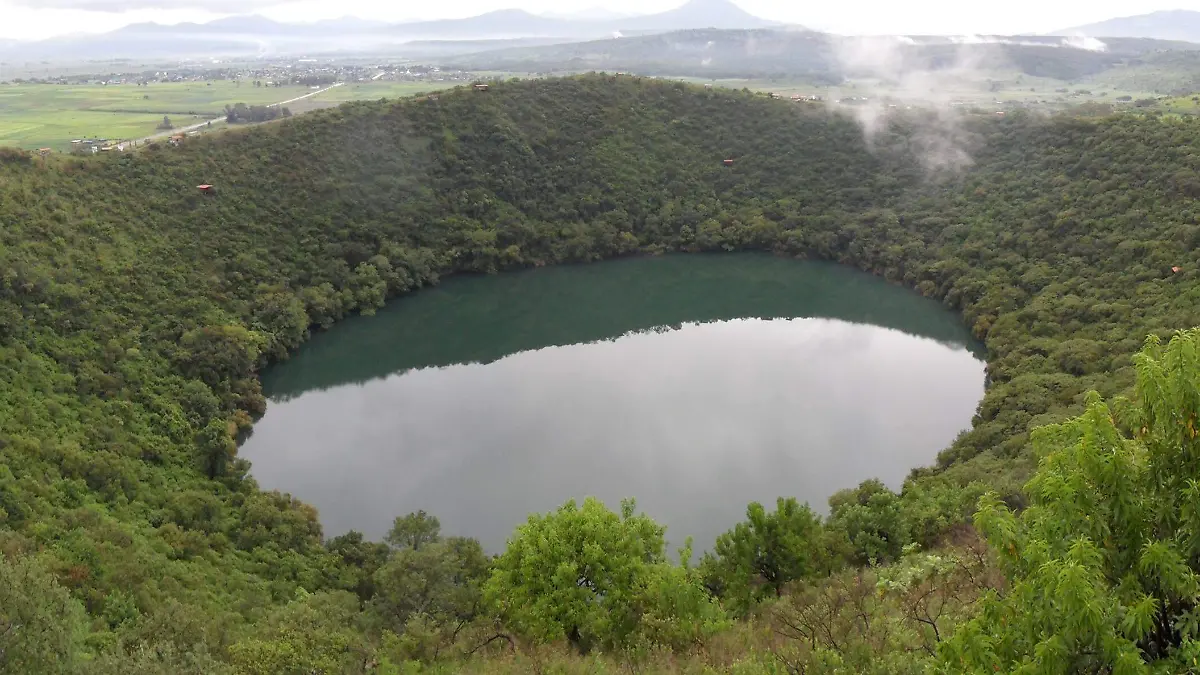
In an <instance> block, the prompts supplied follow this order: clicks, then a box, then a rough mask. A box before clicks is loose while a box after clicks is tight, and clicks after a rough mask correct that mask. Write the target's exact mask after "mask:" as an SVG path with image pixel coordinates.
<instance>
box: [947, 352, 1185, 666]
mask: <svg viewBox="0 0 1200 675" xmlns="http://www.w3.org/2000/svg"><path fill="white" fill-rule="evenodd" d="M1135 365H1136V368H1137V375H1138V378H1137V405H1132V404H1127V403H1126V402H1124V401H1121V402H1120V404H1119V405H1117V406H1114V407H1115V408H1116V409H1117V410H1118V411H1119V414H1116V415H1114V412H1113V409H1110V407H1109V406H1108V405H1107V404H1105V403H1104V402H1103V401H1101V400H1100V397H1099V396H1098V395H1097V394H1094V393H1093V394H1091V395H1090V396H1089V398H1088V401H1087V410H1086V412H1085V413H1084V414H1083V415H1082V416H1080V417H1078V418H1076V419H1073V420H1071V421H1069V422H1066V423H1064V424H1060V425H1055V426H1050V427H1045V428H1042V429H1039V430H1037V431H1036V432H1035V435H1034V441H1035V444H1036V445H1037V447H1038V449H1039V451H1040V452H1043V453H1044V456H1043V457H1042V459H1041V463H1040V466H1039V468H1038V471H1037V473H1036V474H1035V476H1034V477H1033V479H1032V480H1030V482H1029V484H1028V485H1027V486H1026V492H1027V494H1028V496H1029V499H1030V502H1031V505H1030V506H1029V508H1028V509H1026V510H1025V511H1024V512H1023V513H1021V514H1020V516H1016V515H1014V514H1013V513H1012V512H1010V511H1009V510H1008V509H1007V508H1005V507H1004V506H1003V505H1002V504H1001V503H1000V501H999V500H998V499H997V498H996V497H995V495H990V496H988V497H985V498H984V499H983V500H981V507H980V510H979V512H978V514H977V515H976V522H977V524H978V526H979V527H980V529H981V530H982V531H983V532H984V533H985V534H986V536H987V537H988V540H989V542H990V544H991V545H992V548H993V549H994V550H995V551H996V552H997V553H998V555H999V556H1000V557H1001V560H1002V563H1003V564H1004V566H1005V567H1006V571H1007V574H1008V577H1009V579H1010V582H1011V588H1009V589H1008V590H1007V592H1005V593H1004V594H1002V595H1001V594H998V593H996V594H992V595H991V597H989V598H988V599H987V600H986V601H985V603H984V606H983V609H982V612H981V613H980V615H979V616H978V617H977V618H975V619H973V620H972V621H970V622H967V623H966V624H965V625H963V626H961V627H960V628H959V630H958V631H957V632H956V634H955V636H954V638H953V640H951V641H950V642H949V643H947V644H945V645H944V646H943V648H942V651H941V657H942V660H943V663H944V666H945V669H946V671H947V672H963V671H966V672H988V673H991V672H997V671H999V672H1014V671H1019V672H1022V673H1063V672H1111V673H1117V674H1124V673H1150V672H1172V673H1178V672H1195V669H1196V668H1197V666H1196V664H1197V662H1198V661H1200V439H1197V434H1198V432H1200V421H1198V416H1200V330H1192V331H1188V332H1184V333H1180V334H1178V335H1176V336H1175V337H1174V338H1172V339H1171V341H1170V343H1169V345H1167V346H1166V347H1165V348H1164V347H1163V346H1162V345H1161V344H1160V343H1159V341H1158V340H1157V339H1155V338H1154V337H1151V339H1150V340H1148V341H1147V344H1146V346H1145V347H1144V348H1143V350H1142V351H1141V352H1140V353H1139V354H1138V355H1137V356H1136V358H1135Z"/></svg>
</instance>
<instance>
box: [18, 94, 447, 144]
mask: <svg viewBox="0 0 1200 675" xmlns="http://www.w3.org/2000/svg"><path fill="white" fill-rule="evenodd" d="M454 84H456V83H453V82H358V83H350V84H346V85H344V86H340V87H335V88H332V89H329V90H328V91H323V92H321V93H319V94H316V95H314V96H309V97H308V98H304V99H301V100H297V101H292V99H296V98H299V97H303V96H308V95H310V94H312V93H313V92H312V90H311V89H310V88H309V87H305V86H298V85H294V86H285V87H255V86H253V85H252V84H251V83H250V82H245V81H243V82H242V83H241V84H240V85H239V84H238V83H236V82H235V81H229V80H214V81H212V82H171V83H153V84H150V85H149V86H140V87H139V86H137V85H135V84H117V85H98V84H87V85H58V84H54V85H50V84H4V85H0V145H16V146H20V147H24V148H42V147H47V148H53V149H55V150H67V149H69V148H70V146H71V140H72V139H76V138H110V139H136V138H144V137H147V136H150V135H152V134H154V133H155V132H156V131H157V127H158V125H159V124H160V123H162V121H163V116H164V115H165V116H167V117H170V118H171V122H172V123H173V124H174V125H175V126H176V127H183V126H188V125H192V124H196V123H199V122H203V121H204V120H205V119H209V118H213V117H218V116H220V115H221V114H222V111H223V110H224V109H225V106H226V105H233V104H235V103H245V104H247V105H269V104H272V103H280V102H284V101H292V102H289V103H288V104H287V105H288V107H289V108H290V109H291V110H292V111H293V112H295V113H300V112H305V111H308V110H313V109H316V108H326V107H330V106H333V105H337V104H339V103H344V102H346V101H353V100H359V99H370V100H376V99H380V98H396V97H399V96H408V95H411V94H415V93H418V92H421V91H432V90H435V89H443V88H446V87H449V86H453V85H454ZM459 84H460V83H459Z"/></svg>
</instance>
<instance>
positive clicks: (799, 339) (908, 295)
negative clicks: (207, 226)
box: [240, 254, 984, 550]
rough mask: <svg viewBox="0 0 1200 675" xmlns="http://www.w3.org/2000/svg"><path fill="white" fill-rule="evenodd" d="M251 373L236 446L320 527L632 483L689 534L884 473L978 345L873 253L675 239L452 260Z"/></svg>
mask: <svg viewBox="0 0 1200 675" xmlns="http://www.w3.org/2000/svg"><path fill="white" fill-rule="evenodd" d="M263 384H264V388H265V390H266V393H267V395H268V397H269V400H270V403H269V405H268V408H267V412H266V415H265V416H264V417H263V418H262V420H260V421H259V422H258V423H257V425H256V426H255V428H254V433H253V435H252V436H251V437H250V438H249V439H248V440H247V441H246V443H245V444H244V445H243V446H242V448H241V450H240V452H241V455H242V456H243V457H246V458H248V459H249V460H251V461H252V462H253V465H254V468H253V474H254V476H255V477H256V478H257V479H258V481H259V482H260V483H261V484H262V485H263V487H265V488H268V489H279V490H282V491H286V492H291V493H292V494H294V495H296V496H297V497H299V498H300V499H302V500H304V501H306V502H309V503H311V504H313V505H314V506H316V507H317V508H318V509H319V510H320V513H321V520H322V523H323V525H324V527H325V532H326V535H327V536H332V535H336V534H339V533H341V532H344V531H346V530H349V529H357V530H360V531H363V532H365V533H366V534H367V535H369V536H371V537H373V538H378V537H380V536H382V534H383V533H384V532H386V530H387V529H388V527H389V526H390V523H391V521H392V519H393V518H394V517H395V516H397V515H402V514H404V513H408V512H410V511H414V510H416V509H425V510H426V511H429V512H431V513H433V514H435V515H437V516H438V517H439V518H440V519H441V521H442V525H443V531H444V532H445V533H447V534H461V535H468V536H474V537H478V538H479V539H480V540H481V541H482V542H483V543H484V545H485V546H486V547H488V548H489V549H491V550H498V549H500V548H501V547H502V546H503V543H504V541H505V539H506V538H507V536H508V535H509V534H510V533H511V532H512V530H513V528H514V527H515V526H516V525H518V524H519V523H521V522H523V521H524V519H525V517H526V515H527V514H528V513H530V512H534V511H547V510H551V509H553V508H555V507H557V506H558V505H560V504H561V503H562V502H564V501H565V500H567V499H568V498H570V497H576V498H581V497H583V496H587V495H593V496H597V497H600V498H601V499H604V500H605V501H607V502H609V503H610V505H613V506H614V507H615V506H616V504H617V502H618V501H619V500H620V499H621V498H622V497H629V496H632V497H636V498H637V500H638V504H639V506H640V508H641V509H642V510H643V511H645V512H647V513H649V514H650V515H652V516H653V517H655V518H656V519H657V520H659V521H660V522H662V523H664V524H666V525H667V526H668V537H669V538H670V539H671V540H672V541H675V542H681V541H682V540H683V538H684V536H686V535H693V536H695V537H696V543H697V546H698V547H700V548H704V547H707V546H708V545H710V544H711V542H712V540H713V538H714V537H715V536H716V535H717V534H719V533H720V532H722V531H724V530H725V529H728V528H729V527H731V526H732V525H733V524H735V523H736V522H738V521H739V520H740V519H741V518H742V515H743V513H744V510H745V507H746V504H747V503H748V502H750V501H754V500H758V501H763V502H774V499H775V497H777V496H779V495H788V496H796V497H798V498H800V499H801V500H802V501H808V502H810V503H812V505H813V506H814V508H818V509H821V510H823V509H824V508H825V501H826V500H827V499H828V497H829V496H830V495H831V494H832V493H833V492H835V491H836V490H838V489H840V488H843V487H850V486H853V485H857V484H858V482H860V481H861V480H863V479H866V478H871V477H878V478H881V479H883V480H884V481H885V482H886V483H888V484H890V485H892V486H893V487H898V486H899V485H900V483H901V482H902V481H903V478H904V477H905V476H906V475H907V473H908V471H909V469H911V468H913V467H915V466H921V465H925V464H928V463H930V462H931V461H932V460H933V459H934V457H935V456H936V454H937V452H938V451H939V450H941V449H942V448H944V447H946V446H947V445H948V444H949V443H950V442H951V441H952V440H953V439H954V437H955V436H956V435H957V433H958V432H959V431H961V430H962V429H965V428H967V427H968V426H969V424H970V420H971V416H972V414H973V413H974V411H975V407H976V405H977V404H978V401H979V399H980V398H981V397H982V395H983V387H984V364H983V361H982V360H981V355H980V353H979V351H978V345H977V344H975V343H973V342H972V340H971V338H970V335H969V333H968V331H967V330H966V328H964V327H963V326H962V324H961V322H960V320H959V318H958V317H957V316H956V315H955V314H953V313H951V312H949V311H947V310H946V309H945V308H943V307H942V306H941V305H939V304H938V303H936V302H934V301H931V300H928V299H926V298H922V297H921V296H919V295H917V294H915V293H912V292H911V291H908V290H905V289H903V288H899V287H896V286H892V285H889V284H887V283H885V282H883V281H882V280H880V279H878V278H875V277H872V276H870V275H868V274H864V273H861V272H858V271H856V270H852V269H849V268H845V267H840V266H837V265H832V264H826V263H816V262H797V261H793V260H786V259H781V258H774V257H770V256H766V255H754V254H723V255H689V256H683V255H681V256H667V257H663V258H642V259H628V260H619V261H613V262H605V263H597V264H594V265H584V266H563V267H554V268H546V269H539V270H530V271H526V272H518V273H512V274H504V275H499V276H495V277H456V278H452V279H448V280H446V281H445V282H443V283H442V284H441V285H440V286H438V287H436V288H432V289H428V290H423V291H420V292H419V293H415V294H413V295H411V296H408V297H405V298H401V299H399V300H397V301H395V302H393V303H391V304H390V305H388V307H387V308H385V309H384V310H381V311H380V312H379V313H378V314H377V315H376V316H375V317H356V318H352V319H349V320H347V321H345V322H343V323H341V324H339V325H338V326H337V327H335V328H334V329H333V330H331V331H329V332H326V333H322V334H318V335H316V336H314V337H313V339H312V340H311V341H310V342H309V343H308V344H306V345H305V346H304V347H303V348H302V349H301V350H300V351H299V352H298V353H297V354H296V355H295V356H294V357H293V358H292V359H291V360H290V361H287V362H285V363H283V364H281V365H279V366H276V367H274V368H272V369H270V370H269V371H267V372H266V373H265V374H264V377H263Z"/></svg>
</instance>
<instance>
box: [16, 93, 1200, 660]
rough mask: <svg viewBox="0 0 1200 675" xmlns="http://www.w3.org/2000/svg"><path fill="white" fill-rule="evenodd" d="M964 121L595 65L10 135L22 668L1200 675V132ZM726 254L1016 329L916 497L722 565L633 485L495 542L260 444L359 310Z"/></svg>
mask: <svg viewBox="0 0 1200 675" xmlns="http://www.w3.org/2000/svg"><path fill="white" fill-rule="evenodd" d="M941 124H946V122H945V121H944V120H940V119H939V118H937V117H934V116H929V117H927V116H925V115H923V114H913V115H911V116H898V117H896V118H895V119H893V120H892V121H891V122H890V124H888V125H886V128H885V129H883V130H881V131H879V132H878V133H875V134H874V135H873V136H871V138H870V141H869V142H868V140H867V139H865V138H864V136H863V133H862V130H861V129H860V128H859V126H858V125H857V124H856V123H855V122H854V121H853V120H851V119H850V118H848V117H844V116H840V115H837V114H834V113H831V112H827V111H826V110H824V109H823V108H820V107H815V106H796V105H794V104H791V103H785V102H782V101H775V100H771V99H769V98H766V97H763V96H758V95H753V94H750V93H748V92H724V91H712V90H703V89H698V88H695V87H690V86H688V85H685V84H682V83H668V82H662V81H653V80H643V79H640V78H633V77H612V76H601V75H593V76H587V77H580V78H571V79H550V80H533V81H524V82H508V83H501V84H497V85H493V86H492V87H491V88H490V89H489V90H488V91H486V92H476V91H473V90H471V89H461V90H457V91H454V92H447V93H443V94H441V95H440V96H438V97H432V96H431V97H422V98H416V99H409V100H400V101H380V102H372V103H351V104H347V105H344V106H342V107H340V108H337V109H332V110H326V111H321V112H317V113H312V114H308V115H304V116H300V117H294V118H290V119H286V120H281V121H279V122H276V123H273V124H270V125H266V126H263V127H258V128H254V129H246V130H235V131H230V132H228V133H225V134H220V135H214V136H211V137H206V138H202V139H197V140H196V141H195V142H192V141H189V142H188V143H187V144H185V146H183V147H180V148H169V147H154V146H152V147H150V148H147V149H146V150H144V151H143V152H139V153H136V154H126V155H117V156H101V157H88V158H72V157H50V158H45V159H43V158H35V157H30V156H29V155H28V154H26V153H23V152H19V151H15V150H6V149H0V223H2V225H3V227H2V228H0V274H2V275H3V277H2V282H0V555H2V556H3V558H2V560H0V673H55V672H66V673H75V672H83V673H125V674H134V675H140V674H142V673H147V674H149V673H255V674H257V673H359V672H378V673H402V672H424V671H431V672H463V671H476V672H530V671H537V672H589V673H592V672H609V671H612V672H616V671H630V670H632V671H634V672H639V671H640V672H697V673H700V672H738V673H747V674H749V673H784V672H789V673H799V672H804V673H814V672H818V673H860V672H877V673H900V672H912V673H917V672H929V671H931V670H937V669H940V670H943V671H945V672H961V671H969V672H996V671H998V670H1003V671H1005V672H1008V671H1015V670H1018V669H1022V672H1046V673H1051V672H1065V671H1081V672H1128V673H1134V672H1139V673H1140V672H1151V670H1150V668H1152V667H1153V668H1161V669H1165V670H1166V671H1167V672H1179V671H1180V670H1182V669H1183V668H1184V664H1190V663H1192V662H1193V661H1192V659H1193V658H1196V655H1197V652H1200V645H1198V644H1197V643H1196V642H1193V639H1194V638H1195V637H1196V634H1197V632H1200V621H1197V619H1196V616H1197V611H1200V610H1197V607H1198V606H1200V604H1198V600H1200V590H1198V589H1200V576H1198V571H1200V564H1198V563H1197V562H1196V561H1197V560H1198V559H1200V558H1198V556H1197V551H1198V550H1200V548H1198V547H1200V540H1197V537H1196V532H1197V531H1200V530H1198V528H1200V520H1197V518H1198V517H1200V516H1197V513H1200V512H1197V511H1196V509H1195V508H1194V507H1195V504H1196V503H1197V502H1196V494H1197V490H1200V487H1197V482H1196V481H1197V480H1200V466H1197V465H1196V462H1197V457H1200V454H1197V453H1198V451H1200V445H1198V442H1197V440H1196V426H1197V421H1196V420H1197V414H1198V411H1200V386H1198V385H1200V383H1198V378H1197V372H1200V371H1198V370H1197V367H1198V363H1197V359H1198V358H1200V357H1198V351H1200V335H1198V334H1196V333H1185V334H1180V335H1178V336H1176V333H1177V331H1181V330H1185V329H1188V328H1189V327H1191V326H1194V325H1200V316H1198V310H1197V308H1198V307H1200V271H1198V268H1200V256H1198V255H1197V247H1198V246H1200V222H1198V220H1197V217H1198V215H1200V212H1198V208H1197V206H1196V203H1197V202H1196V198H1197V197H1200V180H1198V179H1197V178H1196V172H1197V170H1198V169H1200V154H1198V151H1197V150H1196V148H1197V147H1200V124H1197V123H1194V122H1192V121H1190V120H1188V119H1164V118H1155V117H1147V118H1141V117H1134V116H1122V117H1119V118H1101V119H1086V120H1084V119H1077V118H1071V117H1065V116H1063V117H1044V116H1033V115H1022V114H1010V115H1008V116H1006V117H1004V118H993V117H992V116H988V117H980V118H967V119H964V120H962V121H960V122H956V123H954V126H953V128H943V127H941V126H938V125H941ZM949 141H954V144H953V145H947V143H948V142H949ZM948 155H949V156H951V157H953V158H955V160H956V161H954V162H950V163H947V162H944V161H939V160H940V159H942V158H944V157H946V156H948ZM968 156H969V160H970V161H969V162H967V161H964V158H966V157H968ZM730 158H732V159H733V160H734V162H733V164H732V165H731V166H728V165H726V164H725V163H724V161H723V160H725V159H730ZM199 184H211V185H213V186H214V188H215V189H214V191H213V192H212V193H202V192H201V191H199V190H197V189H196V186H197V185H199ZM722 249H724V250H737V249H761V250H768V251H772V252H775V253H777V254H779V255H786V256H794V257H811V258H821V259H829V260H834V261H838V262H842V263H844V264H847V265H853V266H857V267H860V268H862V269H865V270H869V271H872V272H874V273H876V274H878V275H881V276H883V277H884V278H886V279H888V280H890V281H893V282H895V283H897V284H903V285H906V286H908V287H911V288H913V289H914V290H915V291H917V292H920V293H922V294H925V295H927V296H931V297H934V298H938V299H940V300H941V301H943V302H944V303H945V304H946V305H947V306H949V307H951V308H953V309H955V310H957V311H959V312H961V314H962V316H963V319H964V321H966V322H967V323H968V325H970V326H972V327H973V330H974V332H975V334H976V335H977V336H978V337H980V338H981V339H983V340H984V341H985V343H986V346H987V350H988V376H989V381H990V386H989V388H988V390H987V393H986V395H985V397H984V399H983V400H982V402H981V403H980V405H979V409H978V414H977V415H976V417H975V419H974V420H973V424H972V427H971V429H970V430H969V431H967V432H965V433H963V434H962V435H961V436H960V437H959V438H958V439H957V440H956V441H955V442H954V444H953V445H952V446H951V447H949V448H947V449H945V450H944V451H943V452H942V453H941V454H940V456H939V461H938V463H937V465H936V466H934V467H929V468H924V469H917V470H915V471H914V472H913V474H912V475H911V477H910V479H909V480H908V481H907V483H906V484H905V486H904V488H903V490H902V491H901V492H900V493H894V492H892V491H890V490H888V489H887V488H886V487H884V486H883V485H881V484H879V483H878V482H875V481H868V482H866V483H863V484H862V485H860V486H856V487H855V486H847V490H844V491H843V492H841V493H839V494H838V495H836V496H835V497H834V498H833V499H831V501H830V504H829V507H830V508H829V515H828V516H827V517H821V516H819V515H817V514H816V513H815V512H814V511H813V510H812V509H810V508H809V507H808V506H806V505H803V504H797V503H796V502H795V500H792V499H789V498H788V497H787V495H782V496H781V498H780V500H779V502H778V503H777V504H774V505H768V506H767V507H764V506H762V505H758V504H752V505H749V506H748V508H747V516H746V520H745V521H744V522H742V523H729V527H730V530H729V532H728V533H727V534H725V535H723V536H722V537H721V538H720V539H719V540H718V542H717V545H716V546H715V547H714V549H713V550H712V551H711V552H709V553H707V554H706V555H704V556H702V557H701V558H700V559H699V560H692V559H691V558H692V556H690V554H688V553H687V552H686V551H685V552H683V555H681V556H678V557H677V556H676V552H671V551H666V550H665V544H664V536H663V531H662V528H661V527H660V526H658V525H657V524H656V523H655V522H654V521H653V520H652V518H651V517H650V516H652V514H639V513H638V512H637V511H636V507H635V505H634V504H633V503H627V504H624V505H622V508H621V509H620V510H619V512H613V511H611V510H609V509H607V508H605V507H604V506H603V505H601V504H599V503H598V502H595V501H585V502H583V503H580V504H576V503H568V504H566V505H564V506H563V507H562V508H561V509H560V510H558V511H556V512H554V513H550V514H540V515H534V516H531V517H530V520H529V522H528V523H526V524H524V525H521V526H520V527H519V528H518V529H516V530H515V532H514V535H513V538H512V539H511V540H510V542H509V545H508V547H507V549H506V550H505V551H504V552H503V553H502V554H501V555H499V556H497V557H495V558H489V557H488V556H487V555H485V553H484V552H483V551H482V549H481V548H480V547H479V544H478V543H477V542H475V541H473V540H470V539H463V538H459V537H444V536H442V535H441V533H440V531H439V527H438V523H437V520H436V514H424V513H417V514H409V515H407V516H403V517H400V518H397V521H396V526H395V528H394V529H393V531H392V533H391V535H389V537H388V539H387V541H386V542H377V543H375V542H368V541H364V540H363V538H362V537H361V536H358V535H355V534H353V533H351V534H348V535H344V536H340V537H336V538H333V539H330V540H325V539H324V538H323V537H322V532H321V527H320V524H319V520H318V515H317V514H316V513H315V512H314V511H313V509H311V508H310V507H307V506H306V505H304V504H301V503H298V502H297V501H295V500H293V499H291V498H289V497H287V496H285V495H280V494H277V493H266V492H263V491H261V490H260V489H259V488H258V487H257V485H256V484H255V482H254V480H253V479H252V478H251V477H249V476H248V469H249V467H248V465H247V463H246V462H245V461H243V460H240V459H239V458H238V457H237V447H236V439H237V438H238V436H239V434H240V433H242V432H243V431H244V430H245V429H247V428H248V427H249V425H250V424H251V420H252V417H253V415H255V414H256V413H259V412H261V411H262V410H263V408H264V399H263V396H262V394H261V391H260V387H259V383H258V379H257V375H256V373H257V372H258V371H259V370H260V369H261V368H262V367H263V366H265V365H266V364H269V363H271V362H273V361H277V360H280V359H284V358H287V355H288V353H289V351H290V350H292V349H293V348H295V347H296V346H297V345H299V344H300V343H301V342H303V341H304V340H305V338H306V336H307V335H308V334H309V332H310V331H311V330H320V329H323V328H327V327H329V326H331V325H332V324H334V323H335V322H336V321H337V320H338V319H339V318H341V317H344V316H346V315H347V314H350V313H353V312H365V313H370V312H373V311H374V310H375V309H376V308H378V307H380V306H381V305H382V304H383V303H384V302H385V300H386V299H387V298H388V297H390V296H394V295H396V294H400V293H405V292H409V291H413V290H416V289H418V288H420V287H422V286H425V285H429V284H433V283H436V282H437V280H438V278H439V277H442V276H445V275H447V274H452V273H491V272H496V271H499V270H503V269H507V268H514V267H519V266H532V265H547V264H554V263H559V262H565V261H594V260H600V259H603V258H609V257H614V256H622V255H635V254H657V253H661V252H665V251H672V250H683V251H707V250H722ZM1148 335H1149V336H1152V339H1151V341H1150V342H1149V343H1147V344H1146V345H1145V347H1144V348H1143V344H1144V343H1145V341H1146V338H1147V336H1148ZM1173 336H1174V337H1173ZM1172 338H1173V339H1172ZM1168 340H1170V342H1169V344H1168ZM1089 392H1094V393H1089ZM1104 400H1109V401H1111V402H1112V403H1111V404H1106V403H1104ZM869 414H870V413H869V411H867V412H865V413H864V415H865V416H866V419H869ZM1035 430H1036V431H1035ZM329 452H335V453H336V452H339V449H338V448H330V449H329ZM1039 458H1040V465H1039ZM1027 481H1029V482H1028V484H1027V485H1026V482H1027ZM977 509H979V515H978V518H973V515H974V514H975V512H976V510H977ZM972 523H974V525H972ZM516 525H517V524H516V523H514V526H516ZM976 527H977V528H978V530H977V529H976ZM981 535H982V536H981ZM1147 664H1150V665H1147ZM1155 672H1158V671H1155Z"/></svg>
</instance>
